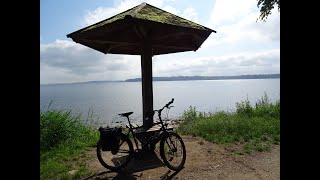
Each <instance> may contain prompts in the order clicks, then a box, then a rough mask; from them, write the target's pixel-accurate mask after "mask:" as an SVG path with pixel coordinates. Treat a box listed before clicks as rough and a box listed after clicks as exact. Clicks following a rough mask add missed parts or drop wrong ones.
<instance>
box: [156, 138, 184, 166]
mask: <svg viewBox="0 0 320 180" xmlns="http://www.w3.org/2000/svg"><path fill="white" fill-rule="evenodd" d="M178 143H180V148H181V149H178V148H179V146H178ZM167 146H168V147H167ZM172 147H173V148H172ZM179 151H182V152H179ZM179 153H180V154H179ZM167 155H169V156H170V157H167ZM179 155H182V159H181V160H179V159H178V156H179ZM160 156H161V158H162V160H163V162H164V163H165V164H166V166H167V167H168V168H169V169H171V170H174V171H180V170H181V169H182V168H183V166H184V163H185V161H186V156H187V154H186V147H185V145H184V143H183V140H182V138H181V137H180V136H179V135H178V134H177V133H174V132H168V133H166V134H165V135H164V136H163V138H162V139H161V141H160ZM173 158H175V160H176V162H177V164H174V163H173V162H172V160H173Z"/></svg>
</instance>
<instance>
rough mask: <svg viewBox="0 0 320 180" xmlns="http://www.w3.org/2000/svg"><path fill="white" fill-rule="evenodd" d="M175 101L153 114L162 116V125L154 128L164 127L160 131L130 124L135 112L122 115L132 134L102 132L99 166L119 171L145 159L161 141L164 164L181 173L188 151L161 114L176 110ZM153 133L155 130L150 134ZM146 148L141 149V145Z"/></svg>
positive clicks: (110, 129) (117, 128) (118, 128)
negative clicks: (144, 155) (142, 158)
mask: <svg viewBox="0 0 320 180" xmlns="http://www.w3.org/2000/svg"><path fill="white" fill-rule="evenodd" d="M173 101H174V99H173V98H172V100H171V101H170V102H168V103H167V104H166V105H165V106H163V107H162V108H161V109H159V110H153V112H152V113H153V115H154V113H155V112H158V117H159V122H157V123H154V126H153V127H156V126H158V127H160V128H158V130H152V128H145V127H143V126H140V127H139V126H138V127H134V126H133V124H132V123H131V122H130V119H129V116H130V115H131V114H132V113H133V112H127V113H121V114H119V115H120V116H122V117H126V118H127V120H128V123H129V125H128V128H129V131H128V133H127V134H125V133H123V132H122V127H114V128H102V127H100V128H99V131H100V139H99V141H98V143H97V157H98V160H99V162H100V163H101V164H102V165H103V166H104V167H105V168H108V169H110V170H111V171H118V170H120V169H122V168H123V167H125V166H126V165H127V164H128V163H129V161H130V160H131V159H132V158H136V157H138V158H139V157H141V155H143V154H144V152H146V150H148V149H149V150H150V149H151V150H152V149H153V148H152V147H155V145H156V144H157V143H158V142H159V141H160V156H161V159H162V160H163V162H164V164H165V165H166V166H167V167H168V168H169V169H171V170H174V171H180V170H181V169H182V168H183V166H184V164H185V161H186V148H185V145H184V142H183V140H182V138H181V137H180V136H179V135H178V134H177V133H175V132H173V128H171V127H169V126H168V123H165V122H163V120H162V118H161V112H162V111H163V110H164V109H165V108H167V109H168V110H169V109H170V108H171V107H173V106H169V105H170V104H172V103H173ZM150 129H151V130H150ZM130 133H131V134H132V139H133V141H134V143H135V146H136V149H134V148H133V144H132V142H131V140H130V138H129V135H130ZM137 139H138V140H139V141H140V145H141V147H142V148H139V146H138V145H139V143H138V141H137Z"/></svg>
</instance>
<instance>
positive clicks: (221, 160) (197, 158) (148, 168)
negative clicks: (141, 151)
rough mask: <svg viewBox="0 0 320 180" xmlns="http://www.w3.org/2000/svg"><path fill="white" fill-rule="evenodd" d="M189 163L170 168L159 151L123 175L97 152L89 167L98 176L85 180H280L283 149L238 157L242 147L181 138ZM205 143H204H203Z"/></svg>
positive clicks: (133, 164)
mask: <svg viewBox="0 0 320 180" xmlns="http://www.w3.org/2000/svg"><path fill="white" fill-rule="evenodd" d="M182 139H183V141H184V143H185V145H186V151H187V159H186V163H185V166H184V168H183V169H182V170H181V171H179V172H175V171H172V170H170V169H169V168H167V167H166V166H165V165H164V164H163V163H162V160H161V157H160V155H159V153H158V151H156V153H154V154H151V153H150V154H146V155H144V156H143V157H142V158H141V159H133V160H131V161H130V163H129V164H128V166H127V167H126V168H124V169H123V170H122V171H121V172H119V173H116V172H110V171H109V170H108V169H106V168H104V167H103V166H102V165H101V164H100V163H99V161H98V159H97V157H96V151H95V149H94V148H92V150H90V151H88V152H87V158H86V160H85V161H86V164H87V167H88V169H90V170H91V171H93V172H95V175H93V176H90V177H87V178H86V179H141V180H142V179H199V180H200V179H232V180H234V179H236V180H238V179H239V180H241V179H265V180H272V179H280V145H273V147H272V149H271V150H270V151H268V152H256V153H253V154H251V155H241V156H240V155H236V154H235V153H234V151H235V150H236V149H239V147H240V145H237V144H234V145H232V146H230V145H219V144H214V143H210V142H208V141H205V140H204V139H203V138H201V137H191V136H182ZM200 142H203V143H200Z"/></svg>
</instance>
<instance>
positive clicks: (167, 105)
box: [165, 98, 174, 108]
mask: <svg viewBox="0 0 320 180" xmlns="http://www.w3.org/2000/svg"><path fill="white" fill-rule="evenodd" d="M173 101H174V98H172V99H171V101H170V102H168V104H166V105H165V107H166V108H168V107H169V105H170V104H172V103H173Z"/></svg>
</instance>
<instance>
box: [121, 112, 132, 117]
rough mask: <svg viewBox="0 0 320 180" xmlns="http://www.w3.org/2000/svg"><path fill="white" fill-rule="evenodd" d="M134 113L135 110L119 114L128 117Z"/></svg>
mask: <svg viewBox="0 0 320 180" xmlns="http://www.w3.org/2000/svg"><path fill="white" fill-rule="evenodd" d="M132 113H133V112H126V113H121V114H119V116H123V117H128V116H130V115H131V114H132Z"/></svg>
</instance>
